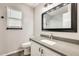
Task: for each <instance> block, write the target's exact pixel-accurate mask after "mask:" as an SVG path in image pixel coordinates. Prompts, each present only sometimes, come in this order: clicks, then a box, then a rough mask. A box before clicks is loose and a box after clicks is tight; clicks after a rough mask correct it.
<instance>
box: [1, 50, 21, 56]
mask: <svg viewBox="0 0 79 59" xmlns="http://www.w3.org/2000/svg"><path fill="white" fill-rule="evenodd" d="M20 51H22V49H20V50H15V51H12V52H9V53H6V54H3V55H1V56H10V55H12V54H15V53H18V52H20Z"/></svg>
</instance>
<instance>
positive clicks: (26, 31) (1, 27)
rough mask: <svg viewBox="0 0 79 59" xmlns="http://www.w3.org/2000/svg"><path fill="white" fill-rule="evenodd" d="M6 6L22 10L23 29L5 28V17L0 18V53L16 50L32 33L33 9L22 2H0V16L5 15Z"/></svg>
mask: <svg viewBox="0 0 79 59" xmlns="http://www.w3.org/2000/svg"><path fill="white" fill-rule="evenodd" d="M6 6H10V7H12V8H16V9H19V10H21V11H22V12H23V19H22V20H23V30H6V19H1V18H0V54H6V53H9V52H12V51H15V50H17V49H18V48H19V47H20V45H21V43H23V42H28V41H29V37H31V36H32V35H33V9H32V8H31V7H28V6H26V5H24V4H0V16H1V15H3V14H4V16H5V13H6V12H5V11H6Z"/></svg>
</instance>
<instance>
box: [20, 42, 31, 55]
mask: <svg viewBox="0 0 79 59" xmlns="http://www.w3.org/2000/svg"><path fill="white" fill-rule="evenodd" d="M21 47H22V49H23V50H24V55H29V54H30V53H31V51H30V48H31V42H25V43H22V44H21Z"/></svg>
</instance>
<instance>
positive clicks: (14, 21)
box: [7, 7, 22, 29]
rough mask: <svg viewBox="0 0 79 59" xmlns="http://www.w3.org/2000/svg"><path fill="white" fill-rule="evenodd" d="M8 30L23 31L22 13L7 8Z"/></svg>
mask: <svg viewBox="0 0 79 59" xmlns="http://www.w3.org/2000/svg"><path fill="white" fill-rule="evenodd" d="M7 29H22V12H21V11H19V10H15V9H12V8H9V7H7Z"/></svg>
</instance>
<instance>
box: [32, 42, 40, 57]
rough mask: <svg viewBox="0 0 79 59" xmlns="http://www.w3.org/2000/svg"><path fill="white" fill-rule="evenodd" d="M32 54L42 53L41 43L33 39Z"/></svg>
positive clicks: (38, 54)
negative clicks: (40, 50)
mask: <svg viewBox="0 0 79 59" xmlns="http://www.w3.org/2000/svg"><path fill="white" fill-rule="evenodd" d="M31 43H32V44H31V56H40V55H41V53H40V52H39V49H40V47H41V45H39V44H37V43H35V42H33V41H31Z"/></svg>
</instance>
